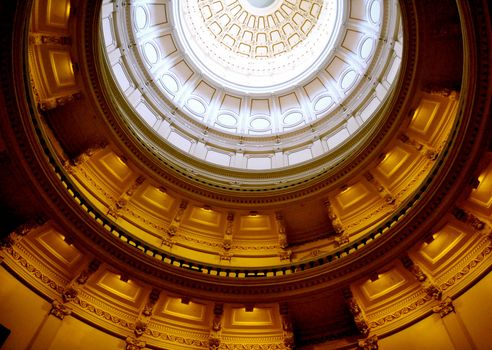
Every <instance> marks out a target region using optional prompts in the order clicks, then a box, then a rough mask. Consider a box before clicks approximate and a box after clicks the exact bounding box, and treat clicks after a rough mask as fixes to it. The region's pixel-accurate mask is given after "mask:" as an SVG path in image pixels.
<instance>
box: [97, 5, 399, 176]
mask: <svg viewBox="0 0 492 350" xmlns="http://www.w3.org/2000/svg"><path fill="white" fill-rule="evenodd" d="M101 21H102V26H101V27H102V33H103V45H104V50H105V52H106V61H107V63H108V67H109V68H110V72H111V74H112V76H113V78H114V80H115V82H116V84H117V85H118V86H119V88H120V90H121V92H122V95H123V96H124V97H125V98H126V106H127V107H124V106H123V104H119V105H120V106H121V108H122V110H121V114H122V115H123V117H124V118H127V120H128V123H127V124H128V125H130V127H132V128H134V131H135V134H137V135H140V136H139V137H141V138H142V139H143V140H144V141H145V142H147V143H149V145H150V147H151V148H152V149H153V150H155V152H156V153H158V154H160V155H162V158H163V159H166V162H168V161H172V162H175V163H176V164H177V165H179V166H180V167H182V168H187V167H189V166H190V165H189V164H190V159H193V160H194V161H198V162H200V161H204V162H205V164H207V165H206V166H205V167H207V169H210V166H212V167H213V166H220V169H222V168H224V167H227V168H229V169H238V170H240V169H250V170H262V171H266V170H272V169H278V168H284V167H293V166H297V165H298V164H307V162H309V161H312V160H315V159H319V158H321V157H323V162H322V165H319V166H318V168H316V167H304V168H303V169H304V170H302V171H304V172H306V171H308V172H311V173H313V172H314V173H319V172H321V171H323V169H326V168H327V167H330V166H331V164H333V163H335V162H337V161H339V160H340V159H341V158H342V157H343V155H345V156H346V155H349V154H351V153H353V152H354V151H355V150H356V149H357V147H358V145H359V144H361V143H362V142H363V141H364V139H366V138H367V137H369V135H370V134H371V132H372V131H371V130H375V129H376V127H375V125H377V120H378V118H381V116H382V115H384V113H381V109H382V108H384V105H385V104H386V102H387V101H388V99H389V97H390V96H391V95H392V93H393V90H394V87H395V85H396V81H397V80H398V79H397V78H398V75H399V70H400V63H401V59H402V52H403V45H402V38H403V35H402V29H401V23H400V11H399V6H398V2H397V0H392V1H382V0H326V1H323V0H298V1H293V0H275V1H272V0H182V1H181V0H180V1H170V0H159V1H157V2H156V1H154V0H139V1H138V2H132V3H129V5H128V6H119V7H114V8H109V7H108V6H106V7H103V11H102V19H101ZM135 118H137V119H139V121H138V122H137V121H135ZM142 125H143V126H142ZM170 149H174V151H170ZM175 150H178V152H179V153H176V152H175ZM183 153H184V154H187V155H189V156H190V157H191V158H188V159H186V158H185V157H183ZM330 155H333V156H330ZM330 157H331V158H330ZM195 164H197V163H195ZM320 164H321V163H320ZM298 168H299V169H300V167H298ZM218 169H219V168H218ZM207 171H208V170H207ZM310 176H312V174H311V175H310ZM232 182H234V181H232Z"/></svg>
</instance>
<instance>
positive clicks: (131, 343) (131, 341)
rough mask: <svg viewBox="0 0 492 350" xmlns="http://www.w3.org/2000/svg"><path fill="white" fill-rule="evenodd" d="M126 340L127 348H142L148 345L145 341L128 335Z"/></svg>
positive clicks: (138, 349)
mask: <svg viewBox="0 0 492 350" xmlns="http://www.w3.org/2000/svg"><path fill="white" fill-rule="evenodd" d="M125 341H126V347H125V349H126V350H142V349H143V348H145V345H147V344H146V343H145V342H144V341H142V340H138V339H136V338H133V337H127V338H126V339H125Z"/></svg>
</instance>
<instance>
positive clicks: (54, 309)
mask: <svg viewBox="0 0 492 350" xmlns="http://www.w3.org/2000/svg"><path fill="white" fill-rule="evenodd" d="M71 313H72V309H70V308H69V307H68V306H65V305H63V304H62V303H60V302H58V301H56V300H54V301H53V302H52V303H51V310H50V315H53V316H55V317H56V318H59V319H60V320H63V319H64V318H65V316H68V315H70V314H71Z"/></svg>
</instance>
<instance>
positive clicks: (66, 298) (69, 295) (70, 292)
mask: <svg viewBox="0 0 492 350" xmlns="http://www.w3.org/2000/svg"><path fill="white" fill-rule="evenodd" d="M78 294H79V292H78V291H77V290H76V289H75V288H73V287H68V288H65V290H64V291H63V293H62V299H63V302H64V303H69V302H71V301H72V300H74V299H75V298H76V297H77V295H78Z"/></svg>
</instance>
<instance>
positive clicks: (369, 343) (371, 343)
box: [357, 335, 378, 350]
mask: <svg viewBox="0 0 492 350" xmlns="http://www.w3.org/2000/svg"><path fill="white" fill-rule="evenodd" d="M357 349H358V350H378V336H377V335H372V336H370V337H367V338H366V339H361V340H359V342H358V343H357Z"/></svg>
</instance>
